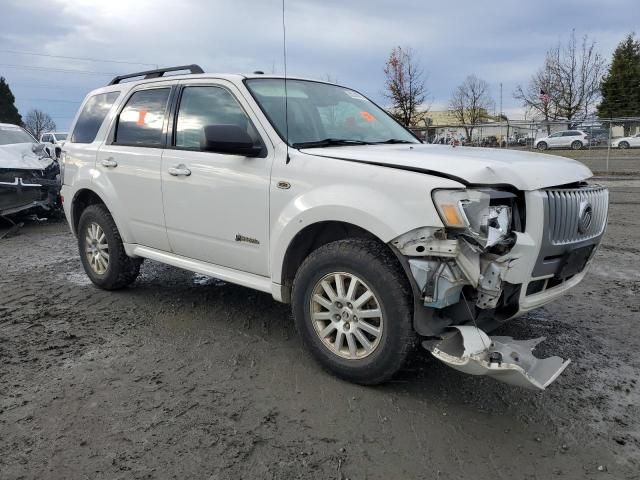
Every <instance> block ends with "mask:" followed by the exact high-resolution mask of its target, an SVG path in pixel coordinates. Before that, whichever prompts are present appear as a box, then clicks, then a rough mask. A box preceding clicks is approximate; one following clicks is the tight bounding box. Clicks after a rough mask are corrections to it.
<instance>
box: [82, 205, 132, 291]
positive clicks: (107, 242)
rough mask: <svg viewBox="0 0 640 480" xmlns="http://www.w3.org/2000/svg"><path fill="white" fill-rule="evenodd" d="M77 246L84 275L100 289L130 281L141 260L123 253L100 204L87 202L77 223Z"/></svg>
mask: <svg viewBox="0 0 640 480" xmlns="http://www.w3.org/2000/svg"><path fill="white" fill-rule="evenodd" d="M78 249H79V250H80V259H81V260H82V266H83V267H84V271H85V272H86V274H87V276H88V277H89V278H90V279H91V281H92V282H93V283H94V284H95V285H96V286H98V287H100V288H102V289H104V290H118V289H120V288H124V287H126V286H127V285H129V284H131V283H133V282H134V281H135V279H136V278H137V277H138V274H139V273H140V265H141V264H142V259H136V258H131V257H129V256H127V254H126V252H125V250H124V245H123V243H122V238H121V237H120V233H119V232H118V228H117V227H116V223H115V222H114V221H113V217H112V216H111V214H110V213H109V210H107V208H106V207H105V206H104V205H89V206H88V207H87V208H86V209H85V210H84V211H83V212H82V215H81V216H80V221H79V222H78Z"/></svg>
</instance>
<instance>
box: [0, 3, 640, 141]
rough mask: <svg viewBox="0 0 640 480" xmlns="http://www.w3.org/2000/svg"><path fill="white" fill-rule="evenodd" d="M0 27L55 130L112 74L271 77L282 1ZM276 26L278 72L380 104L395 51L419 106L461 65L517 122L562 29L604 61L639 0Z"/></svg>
mask: <svg viewBox="0 0 640 480" xmlns="http://www.w3.org/2000/svg"><path fill="white" fill-rule="evenodd" d="M0 25H1V27H0V76H4V77H5V78H6V80H7V81H8V82H9V85H10V86H11V89H12V91H13V93H14V95H15V96H16V103H17V106H18V109H19V111H20V113H21V114H22V115H23V116H24V115H25V114H26V113H27V111H29V110H30V109H32V108H38V109H41V110H44V111H45V112H47V113H49V114H50V115H51V116H52V117H53V119H54V121H55V122H56V123H57V125H58V130H66V129H67V128H68V126H69V123H70V122H71V120H72V119H73V116H74V114H75V112H76V110H77V108H78V106H79V104H80V102H81V101H82V99H83V98H84V96H85V95H86V94H87V93H88V92H89V91H90V90H92V89H93V88H97V87H101V86H104V85H106V84H107V83H108V82H109V80H110V79H111V78H112V77H113V76H115V75H116V74H122V73H129V72H133V71H140V70H145V69H148V68H153V67H154V65H159V66H170V65H183V64H190V63H197V64H199V65H201V66H202V67H203V69H204V70H205V71H206V72H225V73H243V72H253V71H254V70H263V71H265V73H277V74H282V73H283V72H284V63H283V29H282V0H234V1H218V0H102V1H96V0H46V1H31V0H0ZM285 25H286V38H287V41H286V46H287V73H288V74H289V75H295V76H303V77H310V78H317V79H327V78H330V79H331V80H332V81H334V82H335V81H337V82H338V83H340V84H342V85H345V86H349V87H352V88H354V89H356V90H359V91H360V92H362V93H363V94H365V95H367V96H368V97H370V98H371V99H373V100H374V101H376V102H377V103H380V104H381V105H385V104H386V103H388V102H387V101H386V100H385V98H384V95H383V92H384V72H383V68H384V63H385V60H386V59H387V58H388V56H389V53H390V51H391V49H392V48H393V47H395V46H403V47H408V48H411V49H412V50H413V51H414V53H415V56H416V59H417V60H418V61H419V63H420V65H421V67H422V68H423V69H424V71H425V73H426V86H427V89H428V90H429V103H430V105H431V109H433V110H444V109H446V108H447V105H448V101H449V98H450V96H451V93H452V91H453V90H454V88H455V87H456V86H457V85H458V84H460V83H461V82H462V81H463V80H464V78H465V77H466V76H467V75H470V74H475V75H476V76H478V77H480V78H482V79H484V80H486V81H487V82H488V83H489V85H490V86H491V93H492V96H493V98H494V101H495V103H496V106H498V105H499V102H500V84H501V83H502V85H503V97H502V98H503V111H504V112H505V113H506V114H507V115H508V116H509V117H510V118H523V115H524V112H523V110H522V108H521V107H520V105H518V102H517V101H516V100H515V99H514V98H513V91H514V90H515V88H516V86H517V85H518V84H526V83H527V81H528V79H529V77H530V76H531V75H532V74H533V73H534V72H535V71H536V70H537V69H538V68H539V67H540V66H541V64H542V61H543V59H544V55H545V52H546V50H547V49H548V48H550V47H552V46H554V45H556V44H557V43H558V42H559V41H563V40H566V39H567V38H568V36H569V35H570V32H571V30H572V29H575V31H576V35H577V36H579V37H581V36H582V35H585V34H588V35H589V37H590V38H592V39H593V40H595V41H596V42H597V49H598V50H599V51H600V52H601V53H602V54H603V55H604V56H605V57H606V58H607V59H609V58H610V56H611V54H612V52H613V50H614V49H615V47H616V45H617V44H618V43H619V42H620V41H622V40H623V38H624V37H625V36H626V35H627V34H628V33H630V32H633V31H638V34H640V1H638V0H607V1H602V0H599V1H591V0H553V1H552V0H538V1H528V2H527V1H513V0H511V1H486V2H479V1H467V0H458V1H456V2H430V1H428V0H422V1H417V0H403V1H400V0H398V1H378V0H368V1H364V0H343V1H337V0H322V1H318V0H285ZM34 54H37V55H34ZM51 55H54V56H59V57H81V58H86V59H91V61H89V60H75V59H70V58H56V57H52V56H51ZM117 62H122V63H117ZM126 62H128V63H126Z"/></svg>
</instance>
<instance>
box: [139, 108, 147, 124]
mask: <svg viewBox="0 0 640 480" xmlns="http://www.w3.org/2000/svg"><path fill="white" fill-rule="evenodd" d="M146 116H147V112H146V111H144V110H141V111H139V112H138V125H144V119H145V117H146Z"/></svg>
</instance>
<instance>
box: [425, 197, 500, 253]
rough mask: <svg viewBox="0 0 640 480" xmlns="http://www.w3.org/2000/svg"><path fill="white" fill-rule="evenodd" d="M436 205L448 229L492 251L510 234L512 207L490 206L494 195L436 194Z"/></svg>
mask: <svg viewBox="0 0 640 480" xmlns="http://www.w3.org/2000/svg"><path fill="white" fill-rule="evenodd" d="M432 196H433V203H434V204H435V206H436V209H437V210H438V214H439V215H440V218H441V219H442V223H444V224H445V226H446V227H448V228H451V229H456V230H458V231H459V232H460V233H461V234H462V235H466V236H468V237H471V238H473V239H474V240H475V241H476V242H477V243H478V244H480V246H482V247H491V246H493V245H495V244H496V243H498V242H500V241H501V240H503V239H505V238H507V237H508V236H509V234H510V226H511V207H509V206H507V205H490V202H491V195H490V194H489V193H487V192H484V191H482V190H435V191H434V192H433V194H432Z"/></svg>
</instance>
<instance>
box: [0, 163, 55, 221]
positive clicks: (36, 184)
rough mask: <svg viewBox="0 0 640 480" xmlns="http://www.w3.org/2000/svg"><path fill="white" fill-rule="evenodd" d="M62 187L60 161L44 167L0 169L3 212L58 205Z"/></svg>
mask: <svg viewBox="0 0 640 480" xmlns="http://www.w3.org/2000/svg"><path fill="white" fill-rule="evenodd" d="M60 186H61V185H60V169H59V167H58V164H57V162H54V163H52V164H51V165H50V166H49V167H48V168H46V169H43V170H20V169H0V215H12V214H16V213H20V212H25V211H28V210H33V209H42V210H51V209H53V208H57V207H58V206H59V197H60Z"/></svg>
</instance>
